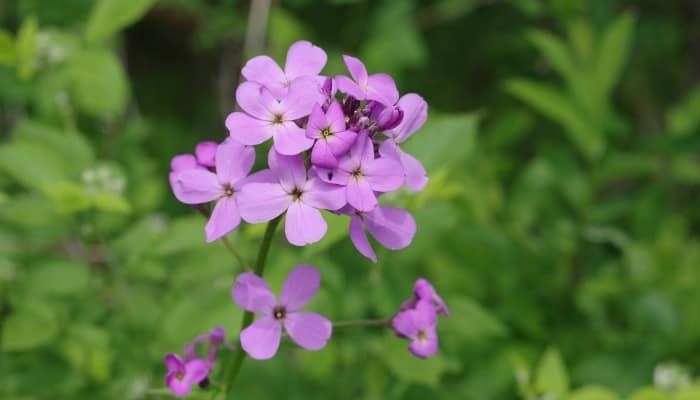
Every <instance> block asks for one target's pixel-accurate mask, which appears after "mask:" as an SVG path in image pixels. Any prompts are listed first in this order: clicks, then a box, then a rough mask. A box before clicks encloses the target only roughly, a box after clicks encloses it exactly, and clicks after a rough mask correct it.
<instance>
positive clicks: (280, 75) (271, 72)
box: [241, 56, 286, 85]
mask: <svg viewBox="0 0 700 400" xmlns="http://www.w3.org/2000/svg"><path fill="white" fill-rule="evenodd" d="M241 74H242V75H243V76H244V77H245V78H246V79H247V80H249V81H254V82H258V83H261V84H263V85H267V84H269V83H278V84H280V83H284V82H285V81H286V78H285V76H284V72H282V69H281V68H280V67H279V65H277V63H276V62H275V60H273V59H272V58H270V57H268V56H257V57H253V58H251V59H250V60H248V62H247V63H245V65H244V66H243V69H242V70H241Z"/></svg>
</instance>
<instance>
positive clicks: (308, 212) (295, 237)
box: [284, 201, 328, 246]
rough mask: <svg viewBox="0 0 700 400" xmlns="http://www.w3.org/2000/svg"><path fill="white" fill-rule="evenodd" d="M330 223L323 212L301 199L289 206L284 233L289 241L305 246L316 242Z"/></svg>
mask: <svg viewBox="0 0 700 400" xmlns="http://www.w3.org/2000/svg"><path fill="white" fill-rule="evenodd" d="M327 229H328V225H327V224H326V221H325V220H324V219H323V216H322V215H321V212H320V211H318V210H317V209H315V208H313V207H311V206H308V205H306V204H304V203H302V202H301V201H295V202H293V203H292V205H290V206H289V209H288V210H287V216H286V219H285V221H284V233H285V235H286V236H287V240H288V241H289V243H291V244H293V245H295V246H304V245H307V244H311V243H315V242H318V241H319V240H321V238H323V235H325V234H326V230H327Z"/></svg>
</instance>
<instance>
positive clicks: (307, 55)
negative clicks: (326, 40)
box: [284, 40, 328, 80]
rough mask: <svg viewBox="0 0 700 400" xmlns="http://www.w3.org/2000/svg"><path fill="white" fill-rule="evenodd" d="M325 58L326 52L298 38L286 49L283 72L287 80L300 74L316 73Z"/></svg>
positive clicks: (319, 71) (320, 68) (324, 61)
mask: <svg viewBox="0 0 700 400" xmlns="http://www.w3.org/2000/svg"><path fill="white" fill-rule="evenodd" d="M327 59H328V57H327V56H326V52H325V51H323V49H322V48H320V47H317V46H314V45H313V44H312V43H311V42H307V41H305V40H300V41H298V42H295V43H294V44H292V45H291V46H290V47H289V50H287V60H286V62H285V65H284V72H285V74H286V75H287V79H289V80H293V79H295V78H298V77H300V76H309V75H311V76H313V75H318V74H319V73H321V70H322V69H323V67H324V66H325V65H326V61H327Z"/></svg>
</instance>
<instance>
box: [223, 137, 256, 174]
mask: <svg viewBox="0 0 700 400" xmlns="http://www.w3.org/2000/svg"><path fill="white" fill-rule="evenodd" d="M254 163H255V149H253V148H252V147H249V146H243V145H242V144H240V143H238V142H236V141H235V140H232V139H228V140H226V141H224V142H223V143H221V144H220V145H219V147H218V148H217V149H216V175H217V176H218V178H219V182H220V183H221V184H222V185H233V184H234V183H236V182H238V181H239V180H241V179H243V178H245V177H246V175H248V172H250V169H251V168H253V164H254Z"/></svg>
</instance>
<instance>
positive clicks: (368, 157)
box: [350, 132, 374, 162]
mask: <svg viewBox="0 0 700 400" xmlns="http://www.w3.org/2000/svg"><path fill="white" fill-rule="evenodd" d="M350 154H351V156H350V158H351V159H353V160H357V161H361V162H371V161H374V145H373V144H372V139H370V138H369V135H367V132H360V133H358V134H357V139H356V140H355V144H353V146H352V148H351V149H350Z"/></svg>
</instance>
